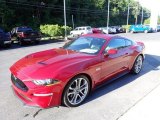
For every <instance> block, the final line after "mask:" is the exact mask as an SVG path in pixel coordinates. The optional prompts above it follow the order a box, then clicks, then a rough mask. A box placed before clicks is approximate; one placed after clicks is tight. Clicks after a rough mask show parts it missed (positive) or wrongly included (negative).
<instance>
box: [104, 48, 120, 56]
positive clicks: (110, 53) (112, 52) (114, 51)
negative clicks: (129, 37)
mask: <svg viewBox="0 0 160 120" xmlns="http://www.w3.org/2000/svg"><path fill="white" fill-rule="evenodd" d="M117 52H118V50H117V49H110V50H108V51H107V52H106V53H105V54H104V55H105V56H106V55H115V54H117Z"/></svg>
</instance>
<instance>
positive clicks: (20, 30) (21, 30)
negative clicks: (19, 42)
mask: <svg viewBox="0 0 160 120" xmlns="http://www.w3.org/2000/svg"><path fill="white" fill-rule="evenodd" d="M25 31H33V30H32V28H18V31H17V32H25Z"/></svg>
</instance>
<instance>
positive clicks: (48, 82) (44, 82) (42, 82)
mask: <svg viewBox="0 0 160 120" xmlns="http://www.w3.org/2000/svg"><path fill="white" fill-rule="evenodd" d="M58 82H59V81H58V80H54V79H45V80H33V83H34V84H36V85H45V86H48V85H52V84H56V83H58Z"/></svg>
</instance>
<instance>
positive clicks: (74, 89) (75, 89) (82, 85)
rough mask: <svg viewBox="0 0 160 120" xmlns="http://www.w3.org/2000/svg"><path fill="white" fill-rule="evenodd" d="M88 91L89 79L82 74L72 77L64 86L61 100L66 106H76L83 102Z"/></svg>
mask: <svg viewBox="0 0 160 120" xmlns="http://www.w3.org/2000/svg"><path fill="white" fill-rule="evenodd" d="M89 91H90V81H89V79H88V78H87V77H86V76H84V75H78V76H76V77H74V78H73V79H72V80H71V81H70V82H69V83H68V84H67V86H66V87H65V89H64V92H63V96H62V102H63V104H64V105H65V106H67V107H77V106H79V105H80V104H82V103H83V101H84V100H85V99H86V97H87V96H88V94H89Z"/></svg>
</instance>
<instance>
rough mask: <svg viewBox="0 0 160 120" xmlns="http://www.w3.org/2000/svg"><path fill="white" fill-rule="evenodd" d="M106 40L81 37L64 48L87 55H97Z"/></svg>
mask: <svg viewBox="0 0 160 120" xmlns="http://www.w3.org/2000/svg"><path fill="white" fill-rule="evenodd" d="M105 41H106V40H104V39H101V38H94V37H80V38H78V39H76V40H74V41H71V42H69V43H67V44H66V45H64V46H63V48H64V49H69V50H74V51H78V52H82V53H87V54H97V53H98V52H99V51H100V49H101V48H102V46H103V45H104V43H105Z"/></svg>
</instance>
